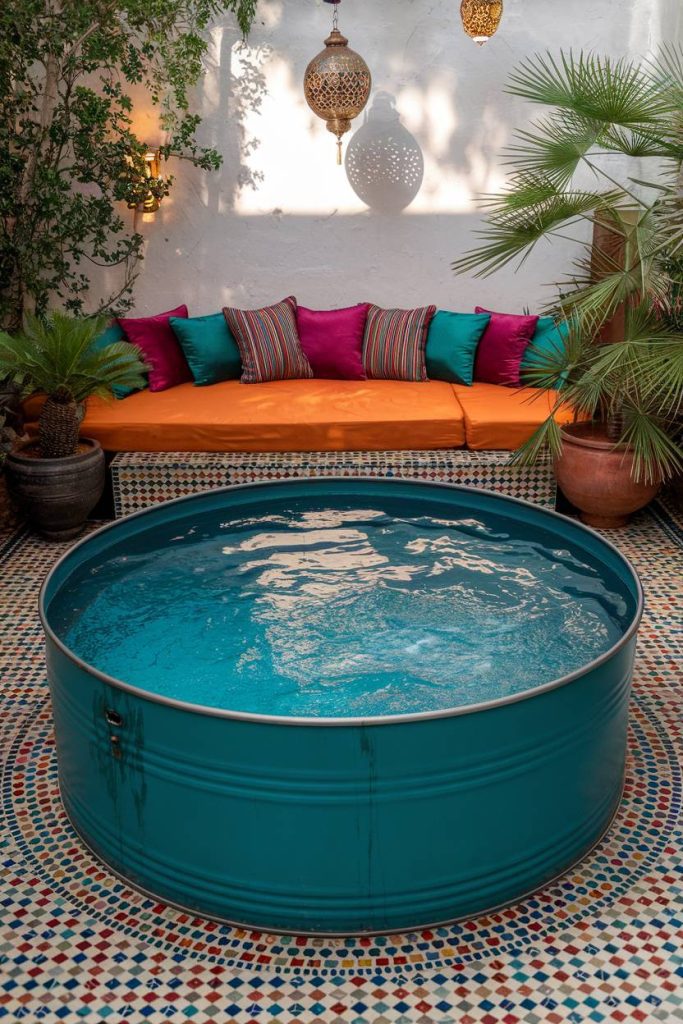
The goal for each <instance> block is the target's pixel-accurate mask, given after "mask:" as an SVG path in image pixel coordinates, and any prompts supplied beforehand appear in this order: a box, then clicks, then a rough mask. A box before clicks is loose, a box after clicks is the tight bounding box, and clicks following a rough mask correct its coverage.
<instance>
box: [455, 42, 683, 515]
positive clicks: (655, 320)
mask: <svg viewBox="0 0 683 1024" xmlns="http://www.w3.org/2000/svg"><path fill="white" fill-rule="evenodd" d="M509 92H511V93H512V94H514V95H518V96H523V97H525V98H526V99H529V100H531V101H532V102H535V103H540V104H543V105H545V106H546V107H549V108H550V111H549V113H547V114H546V115H545V116H544V117H543V118H542V119H540V120H538V121H536V122H535V123H534V124H533V126H532V130H530V131H524V132H520V133H518V134H517V145H515V146H514V147H513V148H512V149H511V150H510V152H509V156H510V164H511V166H512V170H511V172H510V178H509V181H508V186H507V188H506V189H505V191H504V192H502V193H501V194H500V195H496V196H491V197H488V199H487V215H486V226H485V228H484V229H483V230H482V231H481V232H480V235H481V237H482V239H483V241H482V244H481V245H480V246H478V247H477V248H475V249H473V250H472V251H470V252H468V253H466V254H465V256H463V257H462V258H461V259H460V260H458V261H457V262H456V263H455V264H454V268H455V269H456V271H458V272H466V271H472V270H474V271H475V272H476V275H477V276H485V275H487V274H491V273H493V272H494V271H496V270H498V269H500V268H501V267H503V266H506V265H508V264H509V263H510V262H511V261H512V260H514V259H515V258H518V257H519V258H520V259H521V260H523V259H525V258H526V256H527V255H528V254H529V253H530V251H531V250H532V249H533V248H534V246H535V245H536V244H537V242H539V241H540V240H541V239H550V240H553V239H562V240H563V241H565V242H566V241H567V240H569V241H570V242H572V243H573V244H574V246H575V249H574V252H575V256H574V261H573V270H572V272H571V273H570V275H569V277H568V279H567V280H566V281H564V282H562V283H561V285H560V290H561V294H560V297H559V299H558V300H557V301H556V302H555V303H553V305H552V306H551V309H550V310H549V311H550V312H553V313H554V314H556V315H557V316H558V318H562V319H565V320H566V321H567V322H568V324H569V336H568V338H567V341H566V344H565V345H564V346H563V347H562V348H561V349H559V348H558V350H557V351H549V352H547V353H545V354H542V353H540V352H539V353H537V355H536V359H535V362H536V366H535V369H534V372H533V376H532V379H531V381H530V383H533V384H535V385H536V386H537V387H545V388H552V387H554V388H560V390H558V391H557V400H556V402H555V403H554V407H553V410H552V413H551V415H550V416H549V417H548V419H547V420H546V422H545V423H543V424H542V426H541V427H540V428H539V429H538V430H537V431H536V433H535V434H534V435H533V437H532V438H531V439H530V440H529V441H528V442H527V444H525V445H524V446H523V447H522V448H521V449H520V450H519V452H517V453H516V456H515V458H516V460H517V461H521V462H529V461H533V460H534V459H535V458H536V457H537V456H538V454H539V453H540V452H541V451H543V450H545V449H548V448H549V449H550V451H551V452H552V454H553V457H554V463H555V471H556V475H557V478H558V483H559V485H560V488H561V489H562V491H563V492H564V493H565V495H566V497H567V498H568V499H569V500H570V501H571V502H572V503H573V504H574V505H575V506H576V507H577V508H578V509H579V511H580V513H581V515H582V518H584V520H585V521H587V522H589V523H592V524H593V525H600V526H619V525H623V523H624V522H626V521H627V518H628V516H629V515H630V513H632V512H634V511H635V510H636V509H638V508H641V507H642V506H643V505H645V504H646V503H647V502H648V501H649V500H650V499H651V498H652V497H653V496H654V494H655V493H656V491H657V489H658V487H659V486H660V484H661V482H662V481H664V480H667V479H669V478H671V477H672V476H674V475H675V474H676V473H678V472H680V470H681V468H682V467H683V453H682V451H681V447H680V430H681V414H682V412H683V314H682V313H681V296H682V291H683V170H682V167H683V51H679V50H673V49H671V50H667V51H664V52H663V53H662V54H661V55H660V57H658V58H657V59H656V60H653V61H651V62H644V63H643V64H640V65H638V64H636V63H635V62H632V61H626V60H618V61H613V60H610V59H609V58H600V57H596V56H593V55H589V56H585V55H583V54H581V55H580V56H579V57H574V56H573V55H572V54H569V55H565V54H561V55H560V58H559V59H558V60H555V59H554V58H552V57H551V56H544V57H541V56H537V57H535V58H533V59H531V60H528V61H526V62H524V63H523V64H522V65H521V67H520V68H519V69H518V70H517V71H516V72H514V73H513V75H512V78H511V81H510V85H509ZM614 154H619V156H620V160H619V161H618V163H617V166H618V167H619V168H623V167H624V166H626V167H628V162H629V160H630V161H632V162H633V163H634V166H633V167H632V170H631V173H627V174H623V173H622V176H621V180H619V179H618V178H617V177H615V174H616V173H618V172H615V171H614V170H613V163H614V159H613V157H614ZM635 161H638V163H637V166H636V164H635ZM648 163H649V164H651V165H653V171H652V173H651V174H649V175H648V174H647V171H646V168H647V165H648ZM586 182H587V183H588V185H589V186H593V187H586ZM577 234H578V236H579V237H576V235H577ZM563 402H567V403H569V404H570V405H571V406H572V407H573V408H574V410H575V414H576V416H575V418H576V422H575V423H574V425H570V426H568V427H565V428H562V429H561V428H560V427H558V425H557V423H556V421H555V418H554V414H555V412H556V411H557V409H558V408H559V406H560V405H561V404H562V403H563Z"/></svg>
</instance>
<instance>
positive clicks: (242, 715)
mask: <svg viewBox="0 0 683 1024" xmlns="http://www.w3.org/2000/svg"><path fill="white" fill-rule="evenodd" d="M353 482H358V483H372V484H381V485H382V486H388V487H391V486H396V485H405V484H410V485H411V486H419V487H432V488H438V489H443V490H451V491H460V492H465V493H468V494H469V493H472V494H485V495H488V496H489V497H491V498H494V499H497V500H499V501H505V502H510V503H512V504H513V505H521V506H524V507H526V508H531V509H533V510H534V511H535V512H538V513H540V514H542V515H544V516H549V517H551V518H552V519H556V520H560V521H561V522H564V523H569V525H570V528H571V529H575V530H577V531H578V532H579V533H584V534H587V535H588V536H590V537H594V538H597V540H598V541H599V542H600V544H602V545H604V546H605V547H606V548H608V549H609V550H610V551H612V553H613V554H615V555H616V556H617V559H618V560H619V562H620V563H621V564H622V565H623V566H624V567H625V568H626V570H627V571H628V573H629V575H630V577H631V580H632V582H633V584H634V587H635V591H636V595H637V601H636V609H635V613H634V615H633V619H632V621H631V624H630V625H629V627H628V629H627V630H626V631H625V633H624V635H623V636H622V637H620V639H619V640H617V642H616V643H615V644H613V645H612V647H610V648H609V649H608V650H607V651H604V652H603V653H602V654H601V655H599V656H598V657H597V658H594V659H593V661H590V662H587V663H586V664H585V665H583V666H581V668H578V669H575V670H574V671H573V672H570V673H567V674H566V675H564V676H560V677H559V678H557V679H552V680H550V681H549V682H547V683H543V684H542V685H541V686H534V687H532V688H530V689H528V690H522V691H521V692H519V693H513V694H509V695H508V696H505V697H498V698H497V699H495V700H489V701H480V702H479V703H477V704H465V705H462V706H460V707H452V708H442V709H440V710H437V711H414V712H404V713H402V714H398V715H366V716H361V717H354V718H352V717H349V718H324V717H319V718H316V717H313V716H301V717H297V716H294V715H291V716H290V715H264V714H259V713H257V712H253V711H233V710H231V709H229V708H216V707H210V706H208V705H205V704H193V703H192V702H191V701H183V700H178V699H176V698H173V697H164V696H162V695H161V694H156V693H153V692H152V691H151V690H145V689H143V688H142V687H140V686H135V685H134V684H132V683H126V682H124V681H123V680H121V679H116V678H115V677H114V676H110V675H107V673H106V672H101V671H100V670H99V669H97V668H95V667H94V666H92V665H90V664H89V663H88V662H87V661H84V660H83V659H82V658H79V656H78V655H77V654H75V653H74V652H73V651H72V650H71V648H69V647H67V645H66V644H65V643H64V642H63V641H62V640H61V639H60V638H59V637H58V636H57V634H56V633H55V631H54V630H53V629H52V627H51V626H50V624H49V622H48V618H47V608H46V594H47V590H48V588H49V586H50V583H51V581H52V578H53V576H54V575H55V574H56V573H57V572H58V571H59V569H60V568H61V566H62V564H63V563H64V562H66V561H67V559H69V558H71V556H72V555H73V553H74V552H75V551H77V550H78V549H79V548H81V547H83V546H84V545H86V544H88V543H89V542H90V540H92V538H94V537H99V536H101V535H102V534H105V533H107V532H108V531H109V530H113V529H114V528H115V527H117V526H119V525H120V524H121V523H125V522H130V521H131V520H133V519H141V518H143V517H144V516H148V515H150V514H151V513H153V512H156V511H158V510H160V509H164V508H170V507H173V506H175V505H178V504H181V503H182V502H188V501H192V500H193V499H195V498H197V497H201V496H202V495H204V496H208V495H219V494H228V493H231V492H234V491H244V490H253V491H258V490H259V489H261V488H264V487H266V488H275V489H277V488H279V487H285V486H288V485H290V486H291V485H292V484H297V483H301V484H303V483H305V484H307V485H312V486H314V487H316V486H318V484H319V483H345V484H348V483H353ZM643 608H644V594H643V587H642V584H641V582H640V577H639V576H638V573H637V572H636V570H635V569H634V567H633V566H632V565H631V563H630V562H629V560H628V559H627V558H626V556H625V555H623V554H622V553H621V551H619V549H618V548H617V547H616V545H615V544H613V543H612V542H611V541H609V540H606V539H605V538H604V537H602V536H601V535H600V534H599V533H598V532H597V530H594V529H593V528H592V527H590V526H586V525H585V523H581V522H579V521H576V520H573V519H571V520H570V519H568V518H567V516H564V515H562V514H561V513H560V512H556V511H555V510H554V509H547V508H543V507H542V506H540V505H535V504H534V503H533V502H532V501H526V500H525V499H523V498H515V497H512V496H511V495H507V494H503V493H502V492H500V491H492V490H489V489H487V488H484V487H472V486H469V485H465V484H451V483H442V482H441V481H434V480H411V479H410V478H407V477H374V476H354V477H348V476H325V477H291V478H289V479H287V480H259V481H253V482H251V483H246V484H234V485H232V486H227V487H216V488H212V489H211V490H209V491H198V492H197V493H196V494H184V495H182V497H180V498H171V499H170V500H169V501H162V502H159V503H158V504H155V505H150V506H149V507H148V508H144V509H140V510H139V511H138V512H132V513H131V514H130V515H127V516H124V517H123V518H122V519H114V520H112V521H111V522H110V523H105V525H104V526H101V527H99V528H98V529H96V530H93V532H92V533H89V534H87V535H86V536H85V537H83V538H82V539H81V540H79V541H77V542H76V544H73V545H72V546H71V547H70V548H69V549H68V550H67V551H65V552H64V554H63V555H61V556H60V557H59V558H58V559H57V561H56V562H55V564H54V565H53V566H52V568H51V569H50V571H49V572H48V574H47V575H46V577H45V579H44V580H43V583H42V586H41V588H40V594H39V597H38V614H39V617H40V623H41V626H42V628H43V631H44V633H45V636H46V637H47V638H48V639H49V640H50V641H51V642H52V643H53V644H54V645H55V646H56V647H57V648H58V650H60V651H61V653H62V654H64V655H65V656H66V657H67V658H68V659H69V660H70V661H71V662H72V663H73V664H74V665H76V667H77V668H79V669H81V670H83V671H85V672H87V673H88V674H89V675H92V676H94V677H95V678H96V679H98V680H100V682H103V683H106V684H107V685H108V686H112V687H114V689H117V690H121V691H122V692H124V693H129V694H131V695H132V696H134V697H139V698H140V699H142V700H146V701H150V702H151V703H154V704H163V705H165V706H167V707H172V708H175V709H177V710H180V711H186V712H189V713H191V714H196V715H203V716H207V717H212V718H227V719H230V720H234V721H242V722H251V723H254V724H260V725H280V726H283V725H289V726H296V727H313V726H318V727H321V728H330V727H332V728H342V727H344V726H346V727H349V728H358V727H359V726H360V727H363V726H381V725H403V724H408V723H410V722H424V721H429V720H431V719H437V718H454V717H456V716H459V715H472V714H476V713H477V712H483V711H491V710H495V709H496V708H501V707H506V706H508V705H510V704H517V703H521V702H522V701H527V700H531V699H533V698H534V697H541V696H543V695H544V694H546V693H549V692H551V691H553V690H557V689H559V688H560V687H563V686H567V685H568V684H569V683H572V682H574V681H575V680H576V679H579V678H581V677H582V676H585V675H587V674H588V673H589V672H592V671H593V670H594V669H597V668H599V667H600V666H601V665H604V664H605V663H606V662H607V661H610V660H611V659H612V658H613V657H614V656H615V655H616V654H618V652H619V651H620V650H621V649H622V647H625V646H626V645H627V644H628V643H629V642H630V641H631V640H632V639H633V637H634V636H635V634H636V633H637V631H638V627H639V626H640V621H641V619H642V616H643Z"/></svg>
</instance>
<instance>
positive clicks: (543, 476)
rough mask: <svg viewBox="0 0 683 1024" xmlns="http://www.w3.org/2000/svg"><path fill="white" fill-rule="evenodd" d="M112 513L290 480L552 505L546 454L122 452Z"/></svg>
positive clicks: (552, 489)
mask: <svg viewBox="0 0 683 1024" xmlns="http://www.w3.org/2000/svg"><path fill="white" fill-rule="evenodd" d="M111 474H112V483H113V489H114V508H115V514H116V516H117V517H119V516H124V515H128V514H129V513H130V512H138V511H139V510H140V509H143V508H147V507H148V506H149V505H154V504H156V503H158V502H160V501H167V500H169V499H170V498H180V497H183V496H184V495H186V494H196V493H198V492H199V491H206V490H211V489H213V488H215V487H229V486H234V485H236V484H249V483H258V482H265V481H269V480H287V479H292V478H294V477H315V476H328V477H329V476H344V477H361V476H372V477H403V478H406V479H413V480H433V481H435V482H438V483H453V484H463V485H466V486H468V487H485V488H487V489H489V490H494V491H500V492H502V493H503V494H509V495H512V496H513V497H516V498H524V499H526V500H527V501H533V502H535V503H536V504H539V505H544V506H546V507H547V508H553V507H554V505H555V479H554V476H553V472H552V468H551V464H550V460H549V459H547V458H546V459H543V460H542V461H541V462H539V463H537V464H536V465H534V466H516V465H515V466H511V465H510V464H509V453H508V452H500V451H497V452H471V451H467V450H466V449H456V450H452V451H447V450H442V451H405V452H290V453H270V452H226V453H218V452H126V453H121V454H119V455H117V456H115V458H114V460H113V461H112V464H111Z"/></svg>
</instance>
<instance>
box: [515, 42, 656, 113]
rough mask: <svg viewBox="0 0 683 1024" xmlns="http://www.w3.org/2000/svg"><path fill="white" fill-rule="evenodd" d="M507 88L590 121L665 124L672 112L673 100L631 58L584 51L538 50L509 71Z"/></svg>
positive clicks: (532, 100)
mask: <svg viewBox="0 0 683 1024" xmlns="http://www.w3.org/2000/svg"><path fill="white" fill-rule="evenodd" d="M507 91H508V92H509V93H511V94H512V95H514V96H521V97H524V98H525V99H527V100H530V101H531V102H532V103H542V104H544V105H545V106H549V107H557V108H559V109H560V110H566V111H570V112H571V113H573V114H576V115H578V116H579V117H581V118H584V119H586V120H588V121H596V122H601V123H602V124H605V125H621V126H622V127H626V128H633V129H639V128H643V127H649V128H652V127H654V126H658V127H659V126H661V127H663V128H666V126H667V119H668V118H669V117H670V115H671V114H672V113H674V112H675V110H676V107H675V104H674V102H673V98H672V97H670V96H667V95H666V94H665V93H663V91H662V89H661V88H660V87H659V86H658V83H657V82H656V81H655V80H654V79H653V77H652V75H650V74H647V73H644V72H643V71H642V70H641V69H640V67H639V66H638V65H637V64H635V62H633V61H629V60H626V59H621V60H613V59H612V58H610V57H599V56H596V55H594V54H584V53H583V52H581V53H580V54H579V55H578V57H577V56H574V54H573V53H572V52H570V53H568V54H567V53H564V52H562V53H560V57H559V60H556V59H555V58H554V57H553V56H552V55H551V54H550V53H546V54H544V55H541V54H536V56H534V57H531V58H529V59H527V60H525V61H523V62H522V64H521V65H520V66H519V67H518V68H517V70H516V71H514V72H513V73H512V75H511V76H510V82H509V85H508V89H507Z"/></svg>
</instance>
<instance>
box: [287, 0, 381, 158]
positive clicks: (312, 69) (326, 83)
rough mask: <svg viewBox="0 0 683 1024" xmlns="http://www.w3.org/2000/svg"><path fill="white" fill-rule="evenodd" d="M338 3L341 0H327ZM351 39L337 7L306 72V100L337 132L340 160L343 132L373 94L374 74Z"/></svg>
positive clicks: (346, 130)
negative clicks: (343, 30)
mask: <svg viewBox="0 0 683 1024" xmlns="http://www.w3.org/2000/svg"><path fill="white" fill-rule="evenodd" d="M327 2H328V3H334V4H335V5H336V4H338V3H339V0H327ZM348 42H349V41H348V39H347V38H346V37H345V36H343V35H342V34H341V32H340V31H339V29H338V28H337V8H336V6H335V8H334V17H333V20H332V32H331V34H330V35H329V36H328V37H327V39H326V40H325V49H324V50H323V51H322V52H321V53H319V54H318V55H317V57H314V58H313V60H312V61H311V63H310V64H309V65H308V67H307V68H306V74H305V75H304V94H305V96H306V102H307V103H308V105H309V107H310V108H311V110H312V111H313V113H314V114H317V115H318V117H321V118H322V119H323V120H324V121H325V123H326V124H327V130H328V131H330V132H332V134H333V135H336V136H337V163H338V164H341V162H342V157H341V150H342V135H344V134H345V133H346V132H348V131H350V130H351V122H352V121H353V119H354V117H358V115H359V114H360V112H361V111H362V110H363V108H364V107H365V104H366V103H367V102H368V98H369V96H370V87H371V85H372V77H371V75H370V70H369V68H368V66H367V64H366V63H365V61H364V60H363V58H362V57H361V56H360V55H359V54H357V53H356V52H355V51H354V50H350V49H349V46H348Z"/></svg>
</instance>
